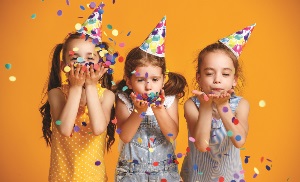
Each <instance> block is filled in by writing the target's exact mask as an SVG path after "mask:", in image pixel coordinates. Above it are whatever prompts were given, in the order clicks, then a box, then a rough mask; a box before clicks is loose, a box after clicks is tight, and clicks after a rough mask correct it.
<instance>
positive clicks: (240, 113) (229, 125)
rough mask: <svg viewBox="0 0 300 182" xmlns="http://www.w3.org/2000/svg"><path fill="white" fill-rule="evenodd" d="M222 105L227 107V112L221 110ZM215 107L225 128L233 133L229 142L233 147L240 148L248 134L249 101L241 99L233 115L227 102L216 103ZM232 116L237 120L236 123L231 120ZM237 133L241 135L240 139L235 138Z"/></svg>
mask: <svg viewBox="0 0 300 182" xmlns="http://www.w3.org/2000/svg"><path fill="white" fill-rule="evenodd" d="M223 107H227V108H229V109H228V112H223ZM217 109H218V113H219V115H220V117H221V118H222V122H223V124H224V126H225V128H226V130H227V131H232V133H233V136H232V137H230V139H231V142H232V143H233V145H234V146H235V147H237V148H241V147H242V146H243V145H244V144H245V142H246V137H247V134H248V114H249V103H248V102H247V101H246V100H245V99H241V100H240V102H239V105H238V107H237V109H236V114H235V115H234V114H233V113H232V111H231V109H230V106H229V103H228V102H226V103H222V104H219V105H217ZM233 117H236V118H237V119H238V120H239V123H238V124H237V125H235V124H234V123H233V122H232V118H233ZM237 135H240V136H241V140H240V141H237V140H236V138H235V137H236V136H237Z"/></svg>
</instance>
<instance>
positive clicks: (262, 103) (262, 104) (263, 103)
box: [258, 100, 266, 107]
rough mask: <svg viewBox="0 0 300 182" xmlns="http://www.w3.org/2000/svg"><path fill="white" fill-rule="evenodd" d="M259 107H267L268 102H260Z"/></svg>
mask: <svg viewBox="0 0 300 182" xmlns="http://www.w3.org/2000/svg"><path fill="white" fill-rule="evenodd" d="M258 105H259V107H265V106H266V102H265V101H264V100H260V101H259V103H258Z"/></svg>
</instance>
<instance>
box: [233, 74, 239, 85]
mask: <svg viewBox="0 0 300 182" xmlns="http://www.w3.org/2000/svg"><path fill="white" fill-rule="evenodd" d="M238 79H239V78H238V76H236V75H234V79H233V84H232V86H233V87H235V86H236V85H237V83H238Z"/></svg>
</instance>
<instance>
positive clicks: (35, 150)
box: [0, 0, 300, 182]
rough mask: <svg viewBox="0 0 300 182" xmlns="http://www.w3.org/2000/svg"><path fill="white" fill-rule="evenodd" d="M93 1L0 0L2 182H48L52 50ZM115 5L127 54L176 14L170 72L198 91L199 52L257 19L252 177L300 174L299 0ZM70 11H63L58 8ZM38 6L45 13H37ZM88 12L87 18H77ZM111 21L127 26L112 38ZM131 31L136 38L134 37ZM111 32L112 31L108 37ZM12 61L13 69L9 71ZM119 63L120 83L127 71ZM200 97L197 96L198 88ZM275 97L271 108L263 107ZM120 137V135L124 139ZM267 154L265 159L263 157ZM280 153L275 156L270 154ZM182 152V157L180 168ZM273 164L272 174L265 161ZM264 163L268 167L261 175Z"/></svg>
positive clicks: (108, 14) (130, 0)
mask: <svg viewBox="0 0 300 182" xmlns="http://www.w3.org/2000/svg"><path fill="white" fill-rule="evenodd" d="M90 2H91V1H87V0H70V6H67V5H66V1H63V0H61V1H50V0H45V1H41V0H26V1H17V0H1V1H0V7H1V11H0V15H1V16H0V18H1V29H0V33H1V35H2V37H1V50H0V51H1V54H0V55H1V59H0V61H1V67H0V83H1V96H0V97H1V102H0V103H1V110H0V114H1V116H2V119H1V131H0V141H1V153H0V165H1V169H0V181H5V182H10V181H13V182H15V181H34V182H35V181H37V182H40V181H47V176H48V169H49V160H50V148H47V147H46V145H45V142H44V140H43V139H42V138H41V136H42V131H41V126H42V124H41V117H40V114H39V112H38V107H39V102H40V100H41V92H42V89H43V86H44V83H45V80H46V79H47V76H48V69H49V64H48V63H49V53H50V51H51V50H52V48H53V47H54V45H55V44H56V43H59V42H61V41H62V40H63V38H64V37H65V35H66V34H67V33H68V32H70V31H73V30H74V25H75V24H76V23H83V21H84V20H85V18H87V17H88V16H89V15H90V13H91V12H92V10H90V9H87V8H86V10H84V11H83V10H81V9H80V8H79V6H80V5H83V6H85V7H86V4H87V3H90ZM104 2H105V3H106V7H105V9H104V10H105V13H104V17H103V18H104V20H103V30H104V31H105V32H106V33H107V35H108V37H111V38H112V39H114V40H116V42H117V43H120V42H125V44H126V46H125V47H124V48H120V47H118V46H116V49H117V50H118V51H119V52H120V53H121V55H123V56H124V55H126V53H127V52H128V51H129V50H130V49H131V48H133V47H134V46H138V45H140V44H141V43H142V41H143V40H144V39H145V38H146V36H147V35H148V34H149V33H150V31H151V30H152V29H153V28H154V26H155V25H156V24H157V23H158V21H159V20H160V19H161V18H162V17H163V16H164V15H167V25H168V26H167V42H166V56H167V57H166V58H167V64H168V69H169V70H171V71H176V72H179V73H182V74H183V75H184V76H185V77H186V78H187V80H188V81H189V85H190V91H191V90H192V89H193V84H192V80H193V77H194V76H195V69H194V67H195V64H193V60H194V59H195V58H196V55H197V53H198V51H199V50H200V49H202V48H203V47H204V46H206V45H208V44H210V43H212V42H214V41H216V40H217V39H219V38H222V37H224V36H227V35H229V34H231V33H233V32H235V31H237V30H240V29H242V28H244V27H245V26H248V25H250V24H252V23H254V22H256V23H257V26H256V27H255V29H254V31H253V34H252V35H251V37H250V39H249V42H248V44H247V46H246V48H245V49H244V51H243V53H242V56H241V60H242V61H243V70H244V75H245V77H246V86H245V87H244V92H243V96H244V97H245V98H246V99H247V100H248V101H249V102H250V105H251V111H250V117H249V124H250V132H249V135H248V138H247V142H246V144H245V146H244V147H245V148H246V149H245V150H242V151H241V157H242V160H243V161H244V158H245V156H251V157H250V159H249V163H248V164H245V163H244V162H243V167H244V169H245V171H246V180H247V181H260V182H266V181H276V182H277V181H295V182H296V181H300V173H299V167H298V166H299V162H300V161H299V155H298V154H299V151H298V150H299V146H298V144H299V136H300V135H299V133H300V132H299V128H298V122H299V115H297V113H299V108H300V106H299V94H298V89H299V88H300V87H299V80H298V78H299V77H300V75H299V74H300V71H299V69H298V68H299V65H300V63H299V57H298V55H297V54H298V53H299V46H298V45H299V40H300V37H299V32H300V21H299V15H300V11H299V10H300V2H297V1H296V0H294V1H291V0H287V1H279V0H272V1H271V0H265V1H261V0H252V1H250V0H249V1H245V0H239V1H237V0H235V1H232V0H187V1H174V0H152V1H146V0H116V3H115V4H113V3H112V0H110V1H108V0H105V1H104ZM96 3H97V4H99V3H100V2H96ZM59 9H61V10H62V11H63V15H62V16H57V15H56V12H57V11H58V10H59ZM34 13H36V15H37V16H36V18H35V19H31V15H32V14H34ZM79 16H82V17H84V18H81V19H80V18H78V17H79ZM107 24H111V25H112V26H113V28H115V29H117V30H119V33H120V34H119V36H117V37H114V36H112V35H111V30H108V29H107V27H106V26H107ZM129 31H131V35H130V36H128V37H127V36H126V34H127V33H128V32H129ZM108 37H105V36H104V37H103V40H104V41H108V42H109V40H108ZM6 63H11V64H12V69H10V70H7V69H5V67H4V65H5V64H6ZM123 64H124V63H117V65H116V69H115V74H114V77H115V80H119V79H121V78H122V74H123ZM9 76H15V77H16V78H17V80H16V81H15V82H11V81H9V79H8V78H9ZM190 95H191V94H190ZM260 100H265V101H266V107H264V108H261V107H259V105H258V102H259V101H260ZM179 108H180V133H179V136H178V138H177V150H176V152H177V153H179V152H180V153H185V149H186V147H187V141H188V137H187V130H186V122H185V120H184V117H183V107H182V105H180V106H179ZM116 137H117V138H118V136H116ZM117 146H118V140H117V141H116V143H115V145H114V146H113V149H112V150H113V151H112V152H110V153H108V154H107V155H106V165H107V169H108V176H109V181H113V176H114V168H115V165H116V161H117V157H118V150H117ZM261 157H264V159H265V160H264V161H263V162H261V161H260V159H261ZM267 158H268V159H270V160H272V162H269V161H267V160H266V159H267ZM182 159H183V158H180V159H178V160H179V162H180V165H179V166H180V168H181V163H182ZM266 165H269V166H272V167H271V170H270V171H267V170H266V168H265V166H266ZM254 167H256V168H257V169H258V170H259V171H260V174H259V175H258V176H257V177H256V178H253V174H254V170H253V168H254Z"/></svg>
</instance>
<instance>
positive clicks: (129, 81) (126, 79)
mask: <svg viewBox="0 0 300 182" xmlns="http://www.w3.org/2000/svg"><path fill="white" fill-rule="evenodd" d="M125 81H126V85H127V86H128V88H130V89H132V83H131V80H130V79H129V78H128V77H125Z"/></svg>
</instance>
